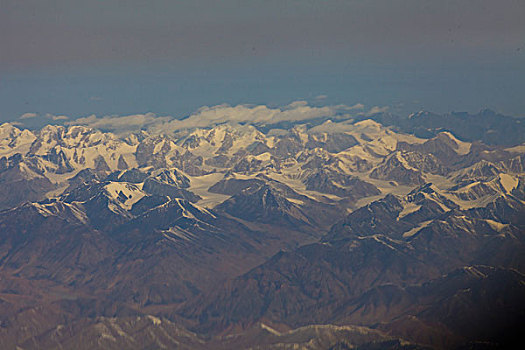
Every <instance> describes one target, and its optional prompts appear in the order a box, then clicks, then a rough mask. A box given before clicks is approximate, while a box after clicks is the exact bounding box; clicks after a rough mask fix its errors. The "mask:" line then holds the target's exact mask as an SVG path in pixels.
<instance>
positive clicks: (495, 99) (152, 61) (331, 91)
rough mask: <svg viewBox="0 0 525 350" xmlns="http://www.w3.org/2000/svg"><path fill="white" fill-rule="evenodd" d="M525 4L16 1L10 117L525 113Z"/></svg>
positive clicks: (6, 54)
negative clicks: (312, 110) (299, 109)
mask: <svg viewBox="0 0 525 350" xmlns="http://www.w3.org/2000/svg"><path fill="white" fill-rule="evenodd" d="M524 55H525V1H523V0H498V1H495V0H464V1H462V0H455V1H436V0H429V1H427V0H399V1H396V0H368V1H364V0H360V1H357V0H356V1H352V0H347V1H336V0H325V1H308V0H297V1H292V0H276V1H274V0H265V1H251V0H244V1H235V0H223V1H202V0H193V1H155V0H152V1H138V0H126V1H124V0H122V1H117V0H104V1H102V0H97V1H95V0H91V1H73V0H60V1H52V0H51V1H41V0H28V1H20V0H18V1H12V0H3V1H2V2H1V6H0V119H1V120H12V119H16V118H18V116H19V115H21V114H23V113H37V114H39V115H45V114H46V113H52V114H67V115H70V116H71V117H78V116H85V115H87V114H91V113H95V114H98V115H105V114H126V113H144V112H154V113H158V114H171V115H180V114H187V113H190V112H192V111H193V110H195V109H196V108H198V107H199V106H202V105H214V104H219V103H223V102H227V103H231V104H237V103H257V104H259V103H263V104H269V105H279V104H286V103H289V102H290V101H293V100H297V99H307V100H311V101H313V100H314V98H315V97H316V96H318V95H326V96H327V98H326V99H324V100H323V101H324V102H323V103H334V104H335V103H346V104H354V103H358V102H359V103H365V104H367V105H388V106H390V107H391V109H392V110H393V111H399V112H400V113H401V112H402V113H406V112H410V111H413V110H417V109H420V108H426V109H430V110H435V111H440V112H443V111H451V110H468V111H476V110H479V109H482V108H485V107H489V108H493V109H496V110H498V111H501V112H504V113H509V114H515V115H525V99H524V98H523V96H525V56H524Z"/></svg>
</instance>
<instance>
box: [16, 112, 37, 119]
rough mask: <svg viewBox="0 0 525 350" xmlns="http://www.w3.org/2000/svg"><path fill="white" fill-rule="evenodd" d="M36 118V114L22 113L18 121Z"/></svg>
mask: <svg viewBox="0 0 525 350" xmlns="http://www.w3.org/2000/svg"><path fill="white" fill-rule="evenodd" d="M37 116H38V114H36V113H24V114H22V115H21V116H20V117H19V118H18V119H31V118H36V117H37Z"/></svg>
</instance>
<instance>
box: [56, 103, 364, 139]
mask: <svg viewBox="0 0 525 350" xmlns="http://www.w3.org/2000/svg"><path fill="white" fill-rule="evenodd" d="M361 108H362V105H361V104H358V105H354V106H346V105H337V106H322V107H314V106H310V105H308V103H307V102H306V101H294V102H292V103H290V104H289V105H286V106H284V107H281V108H270V107H268V106H265V105H237V106H230V105H227V104H221V105H217V106H212V107H208V106H204V107H201V108H199V109H198V110H197V111H196V112H195V113H193V114H192V115H190V116H189V117H188V118H185V119H174V118H173V117H171V116H166V117H159V116H156V115H155V114H153V113H146V114H134V115H127V116H105V117H97V116H95V115H90V116H88V117H83V118H79V119H76V120H71V121H68V122H66V124H67V125H85V126H89V127H92V128H96V129H102V130H106V131H112V132H115V133H126V132H130V131H135V130H138V129H143V130H148V131H149V132H152V133H170V132H175V131H179V130H186V129H195V128H209V127H213V126H215V125H218V124H224V123H249V124H276V123H279V122H284V121H290V122H300V121H303V120H309V119H314V118H321V117H327V118H335V119H340V118H345V119H346V118H350V117H351V116H350V115H349V114H348V112H349V111H350V110H353V109H361Z"/></svg>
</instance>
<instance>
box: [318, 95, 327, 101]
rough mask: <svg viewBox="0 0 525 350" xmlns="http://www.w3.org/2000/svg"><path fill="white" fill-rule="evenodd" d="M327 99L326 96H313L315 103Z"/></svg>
mask: <svg viewBox="0 0 525 350" xmlns="http://www.w3.org/2000/svg"><path fill="white" fill-rule="evenodd" d="M327 98H328V95H317V96H315V99H316V100H317V101H320V100H326V99H327Z"/></svg>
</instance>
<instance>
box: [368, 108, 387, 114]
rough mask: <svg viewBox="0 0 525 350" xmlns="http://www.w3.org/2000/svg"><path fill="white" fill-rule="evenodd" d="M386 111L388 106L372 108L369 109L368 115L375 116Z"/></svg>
mask: <svg viewBox="0 0 525 350" xmlns="http://www.w3.org/2000/svg"><path fill="white" fill-rule="evenodd" d="M386 111H388V106H383V107H379V106H374V107H372V108H370V110H369V111H368V113H367V114H368V115H373V114H377V113H384V112H386Z"/></svg>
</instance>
